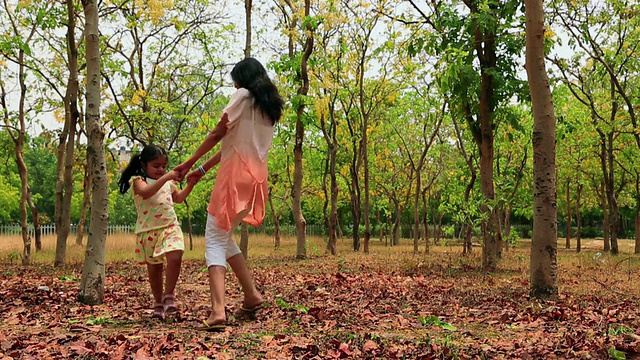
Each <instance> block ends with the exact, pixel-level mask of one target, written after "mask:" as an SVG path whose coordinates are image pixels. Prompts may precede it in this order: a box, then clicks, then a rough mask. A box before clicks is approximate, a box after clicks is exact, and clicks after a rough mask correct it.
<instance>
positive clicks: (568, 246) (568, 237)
mask: <svg viewBox="0 0 640 360" xmlns="http://www.w3.org/2000/svg"><path fill="white" fill-rule="evenodd" d="M570 184H571V180H570V179H567V192H566V194H567V232H566V234H565V235H566V239H565V243H564V248H565V249H571V190H570V187H569V185H570Z"/></svg>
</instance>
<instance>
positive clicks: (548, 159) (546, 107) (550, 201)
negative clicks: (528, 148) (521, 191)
mask: <svg viewBox="0 0 640 360" xmlns="http://www.w3.org/2000/svg"><path fill="white" fill-rule="evenodd" d="M525 7H526V11H525V16H526V39H527V41H526V65H525V67H526V69H527V77H528V80H529V91H530V93H531V103H532V106H533V118H534V123H533V139H532V140H533V154H534V155H533V163H534V165H533V172H534V187H535V190H534V194H533V237H532V239H531V269H530V271H531V275H530V284H531V285H530V286H531V288H530V293H531V295H532V296H534V297H539V298H546V297H552V298H553V297H556V296H557V294H558V285H557V276H558V264H557V259H556V257H557V251H558V250H557V247H558V220H557V207H556V154H555V141H556V139H555V129H556V118H555V113H554V109H553V100H552V97H551V90H550V87H549V78H548V77H547V71H546V66H545V49H544V40H545V36H544V34H545V29H544V11H543V8H542V0H525Z"/></svg>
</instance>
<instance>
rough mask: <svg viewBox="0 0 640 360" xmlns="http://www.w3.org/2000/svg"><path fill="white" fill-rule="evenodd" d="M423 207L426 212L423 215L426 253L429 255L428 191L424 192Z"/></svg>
mask: <svg viewBox="0 0 640 360" xmlns="http://www.w3.org/2000/svg"><path fill="white" fill-rule="evenodd" d="M422 205H423V206H424V212H423V213H422V226H423V227H424V253H425V254H428V253H429V251H430V248H429V211H428V205H429V203H428V201H427V191H426V189H425V190H423V191H422Z"/></svg>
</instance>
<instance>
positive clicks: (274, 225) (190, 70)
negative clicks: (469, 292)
mask: <svg viewBox="0 0 640 360" xmlns="http://www.w3.org/2000/svg"><path fill="white" fill-rule="evenodd" d="M525 4H526V7H525ZM245 9H249V10H250V11H251V14H252V16H246V14H245V12H244V11H245ZM0 19H1V21H0V27H1V30H2V33H3V34H4V35H3V37H2V39H0V104H1V106H2V108H1V110H2V119H3V121H2V125H1V126H2V131H0V145H1V146H0V155H1V158H2V159H3V161H2V162H0V205H1V206H0V224H20V225H21V226H22V237H23V239H24V250H23V263H25V264H27V263H28V262H29V257H30V252H31V251H32V247H33V246H35V247H36V250H37V249H38V246H39V242H40V241H41V240H40V236H39V233H38V226H39V225H42V224H48V223H54V224H55V225H56V229H57V235H58V240H57V249H56V259H55V264H56V265H62V264H64V262H65V249H66V244H67V241H68V238H69V234H70V231H69V229H70V224H79V229H81V230H79V231H80V235H79V236H78V237H77V240H76V243H81V242H82V241H83V236H82V232H81V231H85V230H84V227H87V228H86V229H87V230H86V231H87V232H88V235H89V240H88V244H87V261H88V260H90V259H92V260H91V261H93V262H94V263H97V264H99V263H100V260H99V259H100V256H104V255H103V254H102V255H101V254H100V253H99V251H100V249H99V248H100V247H101V246H102V251H104V236H105V234H106V233H105V231H106V225H107V223H109V224H118V225H127V224H133V223H134V221H135V216H136V214H135V209H134V206H133V204H132V200H131V198H130V196H122V195H120V194H119V193H118V191H117V185H116V180H117V178H118V176H119V172H120V171H121V169H122V168H123V165H124V162H126V158H125V159H123V158H121V157H120V155H121V154H122V150H123V149H122V148H124V150H127V151H128V150H132V151H133V152H135V151H137V150H140V149H141V147H142V146H143V145H145V144H148V143H155V144H158V145H161V146H163V147H165V148H166V149H167V150H168V152H169V153H170V163H171V164H174V165H175V164H178V163H180V162H181V160H183V159H184V158H185V157H187V156H189V154H190V153H191V152H192V151H193V149H194V148H195V147H196V146H197V145H198V144H199V143H200V141H201V140H202V138H203V137H204V136H205V134H206V132H207V131H208V130H209V129H211V128H212V127H213V126H215V124H216V122H217V120H218V116H219V114H220V111H221V109H222V107H223V106H224V105H225V104H226V102H227V99H228V95H229V94H230V91H231V88H232V86H231V85H232V84H231V82H230V77H229V76H228V71H229V70H230V68H231V66H232V65H233V63H234V62H236V61H238V60H239V59H241V58H242V57H243V56H245V55H247V54H251V55H252V56H254V57H257V58H259V59H260V60H261V61H262V62H263V63H265V64H267V65H268V68H269V70H270V72H271V73H272V74H273V77H274V78H275V79H276V82H277V84H278V86H279V89H280V91H281V93H282V95H283V97H284V98H285V99H287V108H286V112H285V115H284V116H283V119H282V120H281V122H280V123H279V124H278V125H277V127H276V135H275V138H274V141H273V147H272V150H271V153H270V160H269V161H270V175H271V176H270V189H269V193H270V200H269V206H268V209H269V213H268V215H267V219H266V220H265V227H268V228H269V229H273V230H272V231H273V232H274V239H275V240H274V241H275V244H276V246H277V244H278V243H279V232H278V229H279V227H281V226H285V225H293V226H295V227H296V229H297V241H298V247H297V251H296V254H292V256H295V257H297V258H305V257H306V256H307V254H306V247H305V236H306V231H305V229H306V228H307V227H309V226H311V225H318V226H321V227H323V228H324V229H325V231H324V235H325V236H326V244H327V247H326V251H327V252H328V253H330V254H335V253H336V241H337V239H338V238H339V237H348V238H349V239H351V240H350V241H352V243H353V246H352V247H353V250H354V251H363V252H364V253H367V252H368V251H369V243H370V242H371V241H378V240H379V241H388V244H389V245H390V246H393V245H397V244H398V243H399V242H400V241H403V240H402V239H403V238H410V239H412V240H411V241H413V245H414V252H416V253H417V252H420V251H424V252H428V251H429V241H431V240H429V241H424V239H435V240H434V241H436V243H437V242H438V241H439V239H441V238H442V237H443V236H455V237H459V238H461V239H463V251H464V252H465V253H467V252H470V251H473V246H472V245H473V242H474V241H475V242H479V243H480V244H481V245H482V250H480V251H482V254H483V264H482V265H483V268H484V269H485V270H487V271H493V270H495V269H496V268H497V266H498V264H499V259H500V257H501V254H502V252H503V251H506V250H507V249H508V247H509V244H510V243H513V242H515V241H518V240H519V239H520V238H522V237H526V238H529V237H532V236H533V242H532V243H533V245H532V253H533V252H534V250H535V249H536V247H539V248H538V250H539V251H540V252H545V251H546V252H547V254H550V255H549V256H550V259H549V262H547V263H544V264H542V263H540V264H539V265H540V268H539V269H537V270H539V271H543V272H545V273H549V272H553V271H554V270H553V269H551V268H552V267H553V266H554V264H553V257H555V253H553V251H549V246H551V245H550V244H551V243H552V244H553V246H555V242H556V238H557V236H565V237H566V244H565V246H566V247H568V248H569V247H571V248H575V249H576V250H577V251H580V249H581V245H580V244H581V243H580V239H581V238H583V237H602V238H603V250H605V251H610V252H611V253H613V254H617V253H618V252H619V247H618V240H619V239H620V238H634V239H635V244H636V245H635V252H636V253H640V167H639V166H638V164H637V162H636V159H637V158H638V157H639V155H640V128H639V126H638V119H637V117H636V116H637V115H636V111H637V110H638V109H639V106H640V105H639V104H640V90H639V89H640V86H638V85H639V83H640V72H639V70H640V68H639V66H640V54H639V53H638V46H640V41H639V40H640V32H639V31H638V29H640V4H638V3H637V2H635V1H630V0H602V1H590V0H579V1H568V0H552V1H548V2H545V3H543V2H542V1H540V0H528V1H525V2H524V3H523V2H521V1H518V0H462V1H457V0H449V1H434V2H426V3H423V2H417V1H414V0H404V1H400V0H331V1H318V0H306V1H301V0H261V1H246V2H244V3H242V4H233V3H228V2H224V1H215V2H214V1H208V0H108V1H101V2H96V1H95V0H82V1H81V2H80V1H74V0H64V1H60V0H59V1H54V0H42V1H32V0H5V1H4V2H3V3H2V7H1V9H0ZM245 24H248V25H249V28H250V30H251V31H250V32H249V31H247V30H246V27H245ZM245 37H246V38H245ZM525 53H526V57H525ZM532 80H535V81H534V82H535V84H534V83H532ZM547 93H548V94H547ZM554 146H555V149H553V147H554ZM551 160H553V161H551ZM212 186H213V176H208V177H206V178H205V179H203V181H202V183H201V184H199V185H198V186H197V187H196V188H195V189H194V191H193V192H192V195H191V196H190V197H189V199H188V204H187V205H186V206H185V205H180V206H178V207H177V211H178V213H179V216H181V218H182V219H183V220H184V221H183V224H184V226H185V229H186V230H188V231H195V232H198V231H201V229H202V228H203V225H204V223H205V221H206V210H205V209H206V205H207V202H208V200H209V196H208V194H209V192H210V190H211V188H212ZM534 195H535V196H534ZM536 197H537V198H536ZM540 211H542V212H543V213H540V214H539V212H540ZM555 212H557V216H556V214H555ZM550 214H552V216H549V215H550ZM538 216H539V217H538ZM536 219H537V220H536ZM187 220H188V221H187ZM534 220H535V221H538V223H537V225H536V224H535V223H534V222H535V221H534ZM540 221H546V222H545V223H544V224H546V225H545V226H546V227H545V231H541V230H540V229H541V227H540V226H542V225H541V224H543V223H541V222H540ZM29 225H32V226H35V227H36V236H35V238H34V239H31V237H30V236H29V235H28V232H27V227H28V226H29ZM537 226H538V227H537ZM187 228H188V229H187ZM574 238H575V239H576V243H575V244H574V243H572V240H573V239H574ZM421 240H422V241H423V243H424V244H425V245H426V247H425V248H423V249H420V247H419V244H420V243H421V242H420V241H421ZM539 240H543V241H542V242H539ZM32 241H35V244H32ZM404 241H409V240H404ZM533 256H534V255H533V254H532V258H533ZM92 257H93V258H92ZM533 266H534V264H533V261H532V268H533ZM98 267H99V266H98ZM550 267H551V268H550ZM87 271H88V272H87ZM102 271H104V269H103V270H102ZM101 276H104V273H102V274H101V273H100V271H97V272H96V270H95V269H94V270H92V271H89V270H87V268H86V264H85V273H84V275H83V286H84V281H85V280H86V278H87V277H91V278H92V279H90V280H87V281H94V282H96V281H97V282H99V281H100V277H101ZM532 278H533V269H532ZM541 281H542V283H540V284H538V285H540V286H541V290H540V291H542V292H548V293H553V292H554V286H553V284H548V283H546V284H545V281H547V282H548V281H549V279H546V280H545V279H542V280H541ZM551 282H553V281H552V280H551ZM88 286H89V288H90V287H91V286H90V285H88ZM556 291H557V290H556ZM83 294H84V295H83V296H87V297H89V298H94V300H88V301H89V302H91V301H94V302H99V301H100V300H99V299H95V298H96V297H98V298H99V295H95V294H91V293H90V292H85V293H83Z"/></svg>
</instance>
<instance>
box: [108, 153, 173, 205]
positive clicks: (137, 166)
mask: <svg viewBox="0 0 640 360" xmlns="http://www.w3.org/2000/svg"><path fill="white" fill-rule="evenodd" d="M161 156H167V152H166V151H165V150H164V149H163V148H161V147H160V146H157V145H147V146H145V147H144V149H142V152H141V153H140V154H136V155H134V156H133V157H132V158H131V160H130V161H129V165H127V167H126V168H125V169H124V171H123V172H122V175H121V176H120V180H118V185H119V186H120V193H121V194H124V193H126V192H127V190H129V188H130V187H131V185H130V184H129V181H130V180H131V178H132V177H133V176H142V177H144V178H145V180H146V178H147V174H145V172H144V169H143V168H142V166H143V165H144V164H146V163H148V162H150V161H153V160H155V159H157V158H159V157H161Z"/></svg>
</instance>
